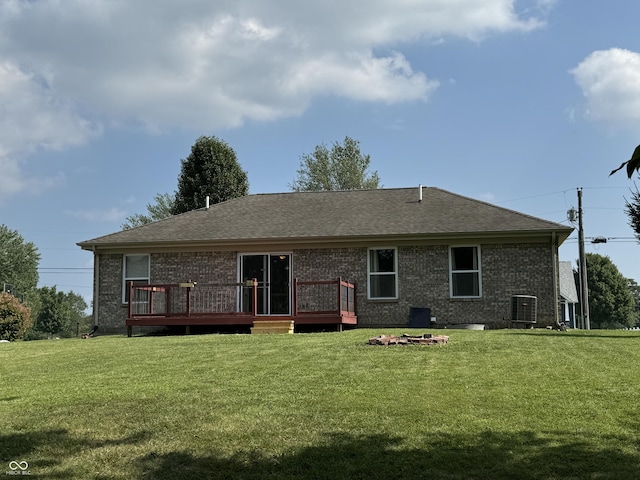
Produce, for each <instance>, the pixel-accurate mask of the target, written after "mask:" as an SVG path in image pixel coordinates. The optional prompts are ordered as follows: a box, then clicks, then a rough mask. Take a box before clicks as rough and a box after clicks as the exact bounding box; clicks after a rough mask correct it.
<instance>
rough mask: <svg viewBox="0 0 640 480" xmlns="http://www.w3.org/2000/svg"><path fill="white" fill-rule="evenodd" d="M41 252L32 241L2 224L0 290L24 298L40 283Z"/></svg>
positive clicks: (0, 235)
mask: <svg viewBox="0 0 640 480" xmlns="http://www.w3.org/2000/svg"><path fill="white" fill-rule="evenodd" d="M39 262H40V254H39V253H38V249H37V248H36V246H35V245H34V244H33V243H31V242H25V240H24V238H22V236H21V235H20V234H19V233H18V232H17V231H16V230H11V229H9V227H7V226H6V225H0V291H2V290H9V291H11V293H13V294H14V295H15V296H18V297H20V298H23V297H24V296H25V295H27V294H29V292H32V291H33V290H34V289H35V288H36V285H37V284H38V263H39Z"/></svg>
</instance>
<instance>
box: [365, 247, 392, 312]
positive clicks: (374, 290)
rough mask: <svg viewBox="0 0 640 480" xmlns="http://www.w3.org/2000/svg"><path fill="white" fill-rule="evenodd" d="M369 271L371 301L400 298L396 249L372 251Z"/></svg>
mask: <svg viewBox="0 0 640 480" xmlns="http://www.w3.org/2000/svg"><path fill="white" fill-rule="evenodd" d="M368 270H369V298H370V299H372V300H378V299H380V300H394V299H396V298H398V259H397V251H396V249H395V248H375V249H374V248H372V249H370V250H369V258H368Z"/></svg>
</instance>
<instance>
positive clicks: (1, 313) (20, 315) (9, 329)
mask: <svg viewBox="0 0 640 480" xmlns="http://www.w3.org/2000/svg"><path fill="white" fill-rule="evenodd" d="M31 322H32V320H31V310H30V309H29V308H28V307H26V306H25V305H24V304H22V303H21V302H20V301H19V300H18V299H17V298H16V297H14V296H13V295H11V294H9V293H5V292H0V340H9V341H12V340H17V339H19V338H22V337H23V336H24V333H25V332H26V331H27V329H28V328H29V327H31Z"/></svg>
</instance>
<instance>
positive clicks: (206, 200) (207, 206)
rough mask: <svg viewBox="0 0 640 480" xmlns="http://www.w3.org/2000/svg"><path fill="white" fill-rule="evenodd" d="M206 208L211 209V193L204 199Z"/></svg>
mask: <svg viewBox="0 0 640 480" xmlns="http://www.w3.org/2000/svg"><path fill="white" fill-rule="evenodd" d="M204 208H206V209H207V210H209V195H207V196H206V198H205V199H204Z"/></svg>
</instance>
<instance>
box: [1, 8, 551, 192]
mask: <svg viewBox="0 0 640 480" xmlns="http://www.w3.org/2000/svg"><path fill="white" fill-rule="evenodd" d="M526 3H527V4H528V5H530V7H529V8H524V9H522V10H521V11H520V12H517V11H516V9H515V4H516V2H515V0H456V1H452V0H371V1H369V2H367V4H366V7H365V6H363V3H362V2H361V1H360V0H341V1H337V0H326V1H322V2H306V3H304V5H303V4H301V3H300V2H299V1H298V0H219V1H216V2H211V1H210V0H189V1H184V2H177V1H169V0H138V1H135V2H126V1H113V0H65V1H64V2H61V1H57V0H39V1H37V2H27V1H20V0H5V1H3V2H1V3H0V59H2V62H4V63H2V64H1V65H0V105H1V107H0V110H2V112H1V113H2V115H0V152H4V153H3V155H5V156H3V157H0V158H2V162H3V165H5V166H8V167H9V168H8V170H9V171H11V172H13V173H12V174H11V175H12V177H11V178H13V183H12V185H14V186H13V187H12V188H13V190H11V191H12V192H14V193H15V192H18V191H20V190H21V189H23V188H24V186H23V184H22V183H21V177H20V172H21V168H20V165H21V164H20V161H19V160H17V158H22V159H24V158H27V157H26V155H27V154H28V153H30V152H33V151H34V150H36V149H40V148H53V149H60V148H65V147H68V146H72V145H79V144H82V143H83V142H86V141H87V140H88V139H90V138H91V137H92V136H93V135H95V134H96V133H99V132H100V127H99V125H100V124H101V123H103V124H107V125H109V124H125V125H126V124H130V123H132V122H133V123H136V124H140V125H144V126H146V127H147V128H149V129H150V130H153V131H162V130H167V129H173V128H189V129H195V130H200V131H211V130H214V129H216V128H225V127H226V128H229V127H235V126H239V125H241V124H242V123H243V122H245V121H246V120H263V121H268V120H273V119H278V118H283V117H289V116H295V115H300V114H301V113H302V112H304V110H305V108H307V106H308V105H309V104H310V103H311V102H312V101H313V99H314V98H317V97H319V96H321V97H326V96H337V97H343V98H346V99H350V100H355V101H362V102H384V103H399V102H411V101H425V100H427V99H428V98H429V96H430V95H432V94H433V92H434V91H435V90H436V88H437V87H438V85H439V84H438V82H437V81H435V80H431V79H429V78H428V76H427V73H425V72H420V71H415V70H414V69H413V68H412V66H411V63H410V61H409V60H408V59H407V58H406V57H405V56H404V55H403V54H402V53H401V50H402V48H401V47H402V45H405V44H407V43H409V42H416V41H420V42H423V43H424V45H425V46H426V47H428V48H437V46H434V44H435V43H436V42H441V41H443V40H444V41H446V40H447V39H448V38H450V37H452V36H455V37H462V38H467V39H470V40H478V39H482V38H483V37H485V36H487V35H491V34H499V33H504V32H513V31H518V32H523V31H529V30H532V29H535V28H537V27H539V26H540V25H542V24H543V21H542V20H541V18H542V17H541V16H543V15H544V13H541V12H543V10H546V9H547V8H548V6H549V5H550V4H551V2H550V0H529V1H528V2H526ZM518 5H520V3H519V4H518ZM6 155H11V157H7V156H6ZM6 191H9V190H6Z"/></svg>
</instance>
